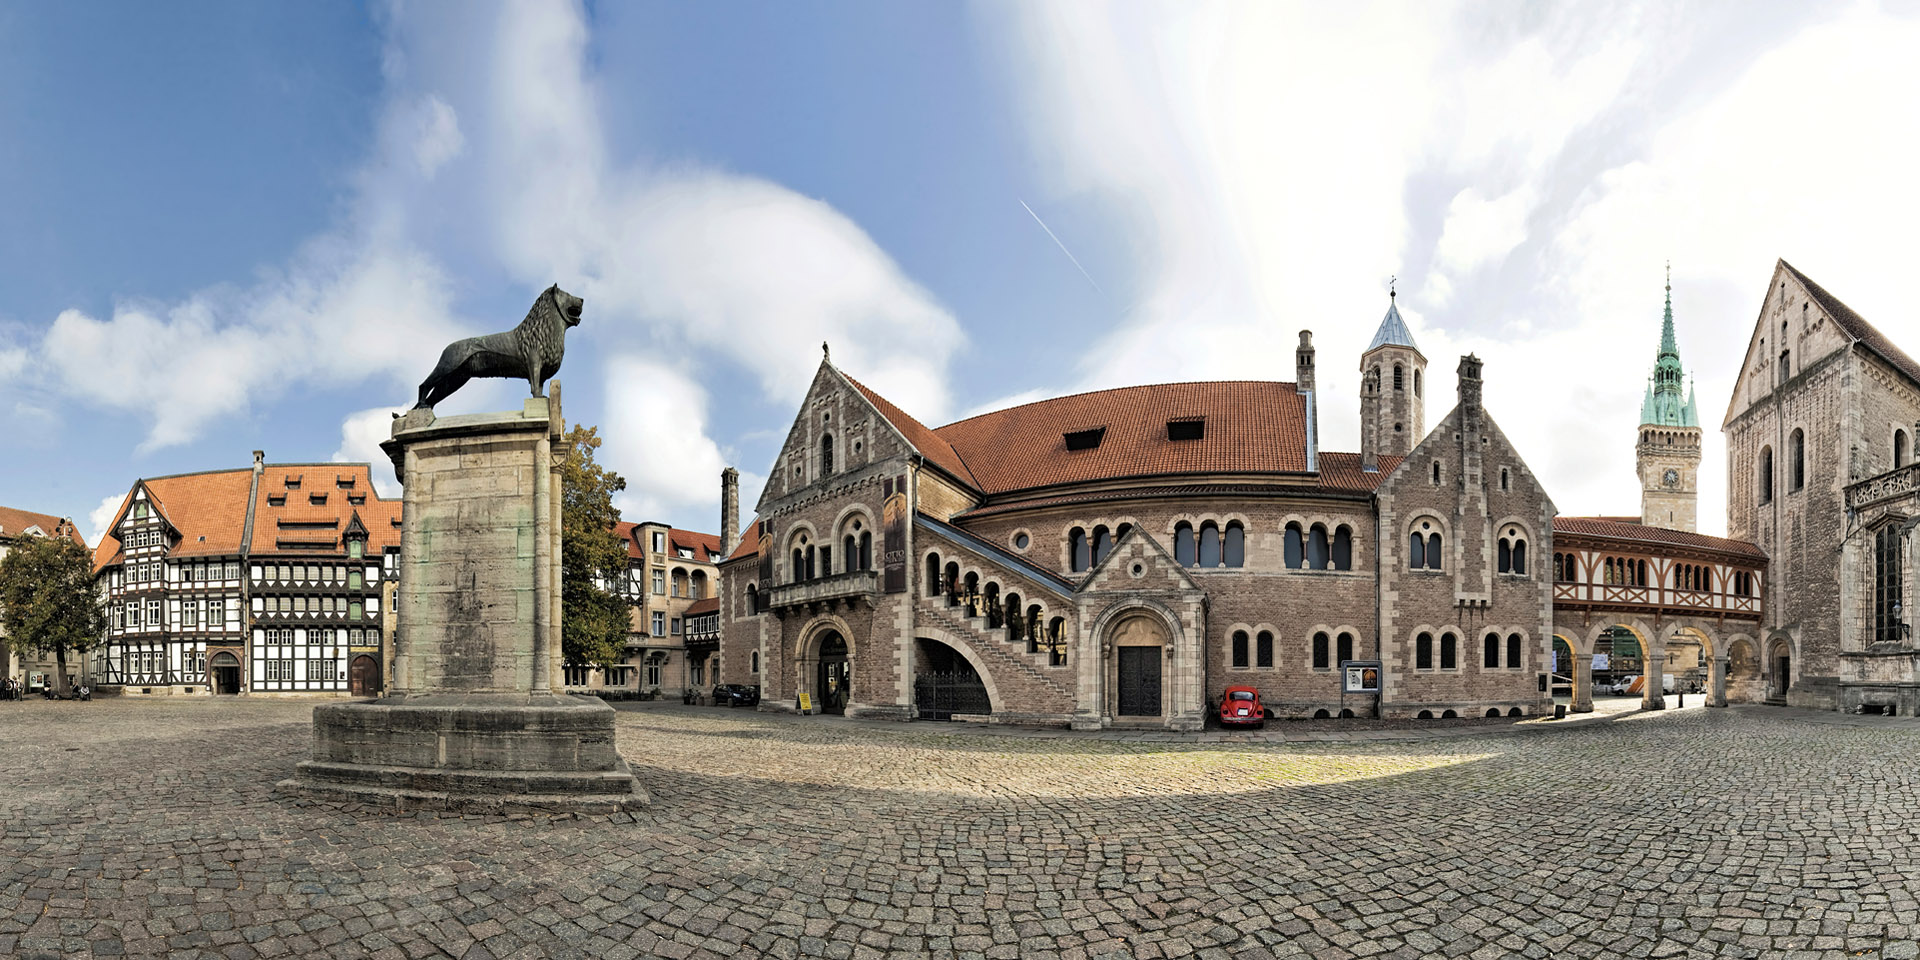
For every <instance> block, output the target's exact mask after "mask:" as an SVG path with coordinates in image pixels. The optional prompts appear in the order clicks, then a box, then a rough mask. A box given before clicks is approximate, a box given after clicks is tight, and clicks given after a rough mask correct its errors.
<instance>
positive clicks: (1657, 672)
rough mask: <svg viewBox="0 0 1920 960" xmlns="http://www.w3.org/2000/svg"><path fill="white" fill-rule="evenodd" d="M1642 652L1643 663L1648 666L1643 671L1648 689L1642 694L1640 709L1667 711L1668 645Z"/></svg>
mask: <svg viewBox="0 0 1920 960" xmlns="http://www.w3.org/2000/svg"><path fill="white" fill-rule="evenodd" d="M1640 652H1641V662H1642V663H1644V664H1645V665H1646V669H1645V670H1644V671H1643V672H1644V674H1645V676H1646V688H1645V689H1644V690H1642V691H1641V694H1640V709H1642V710H1665V709H1666V708H1667V696H1666V689H1665V688H1666V669H1667V648H1666V645H1665V644H1661V645H1660V646H1658V647H1653V648H1650V649H1643V650H1641V651H1640Z"/></svg>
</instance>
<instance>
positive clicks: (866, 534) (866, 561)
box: [860, 530, 873, 570]
mask: <svg viewBox="0 0 1920 960" xmlns="http://www.w3.org/2000/svg"><path fill="white" fill-rule="evenodd" d="M860 569H862V570H872V569H873V531H872V530H862V531H860Z"/></svg>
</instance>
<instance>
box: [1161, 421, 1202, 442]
mask: <svg viewBox="0 0 1920 960" xmlns="http://www.w3.org/2000/svg"><path fill="white" fill-rule="evenodd" d="M1206 435H1207V418H1205V417H1183V418H1181V419H1179V420H1168V421H1167V439H1168V440H1199V439H1201V438H1203V437H1205V436H1206Z"/></svg>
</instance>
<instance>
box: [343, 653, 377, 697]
mask: <svg viewBox="0 0 1920 960" xmlns="http://www.w3.org/2000/svg"><path fill="white" fill-rule="evenodd" d="M379 689H380V664H379V663H378V662H376V661H375V660H374V659H373V658H372V657H370V656H367V655H366V654H364V653H363V654H361V655H359V656H357V657H354V658H353V663H352V664H351V665H349V666H348V667H347V690H348V692H349V693H351V694H353V695H354V696H356V697H371V696H373V695H374V694H375V693H376V692H378V691H379Z"/></svg>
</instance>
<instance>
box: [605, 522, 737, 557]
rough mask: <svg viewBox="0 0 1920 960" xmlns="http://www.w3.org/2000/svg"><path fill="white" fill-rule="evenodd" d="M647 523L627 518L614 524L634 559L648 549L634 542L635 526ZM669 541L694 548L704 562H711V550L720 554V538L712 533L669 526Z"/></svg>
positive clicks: (672, 543)
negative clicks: (709, 559) (709, 558)
mask: <svg viewBox="0 0 1920 960" xmlns="http://www.w3.org/2000/svg"><path fill="white" fill-rule="evenodd" d="M645 525H646V523H645V521H642V522H640V523H633V522H630V521H626V520H622V521H620V522H619V523H616V524H614V525H613V532H614V534H615V535H617V536H619V538H620V541H621V542H622V543H625V544H626V545H627V556H628V557H629V558H632V559H634V560H638V559H641V558H642V557H644V556H645V555H646V551H644V550H642V549H641V548H640V545H639V544H637V543H634V542H633V531H634V528H636V527H642V526H645ZM667 543H668V544H670V545H671V546H672V547H687V548H689V549H691V550H693V556H694V559H695V560H698V561H700V562H702V563H706V562H709V561H708V560H707V555H708V553H709V552H711V553H712V554H713V555H714V556H715V557H718V556H719V555H720V538H719V537H717V536H714V535H713V534H711V533H696V532H694V531H692V530H682V529H680V528H679V527H668V528H667ZM712 562H716V563H717V562H718V561H717V560H715V561H712Z"/></svg>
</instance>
